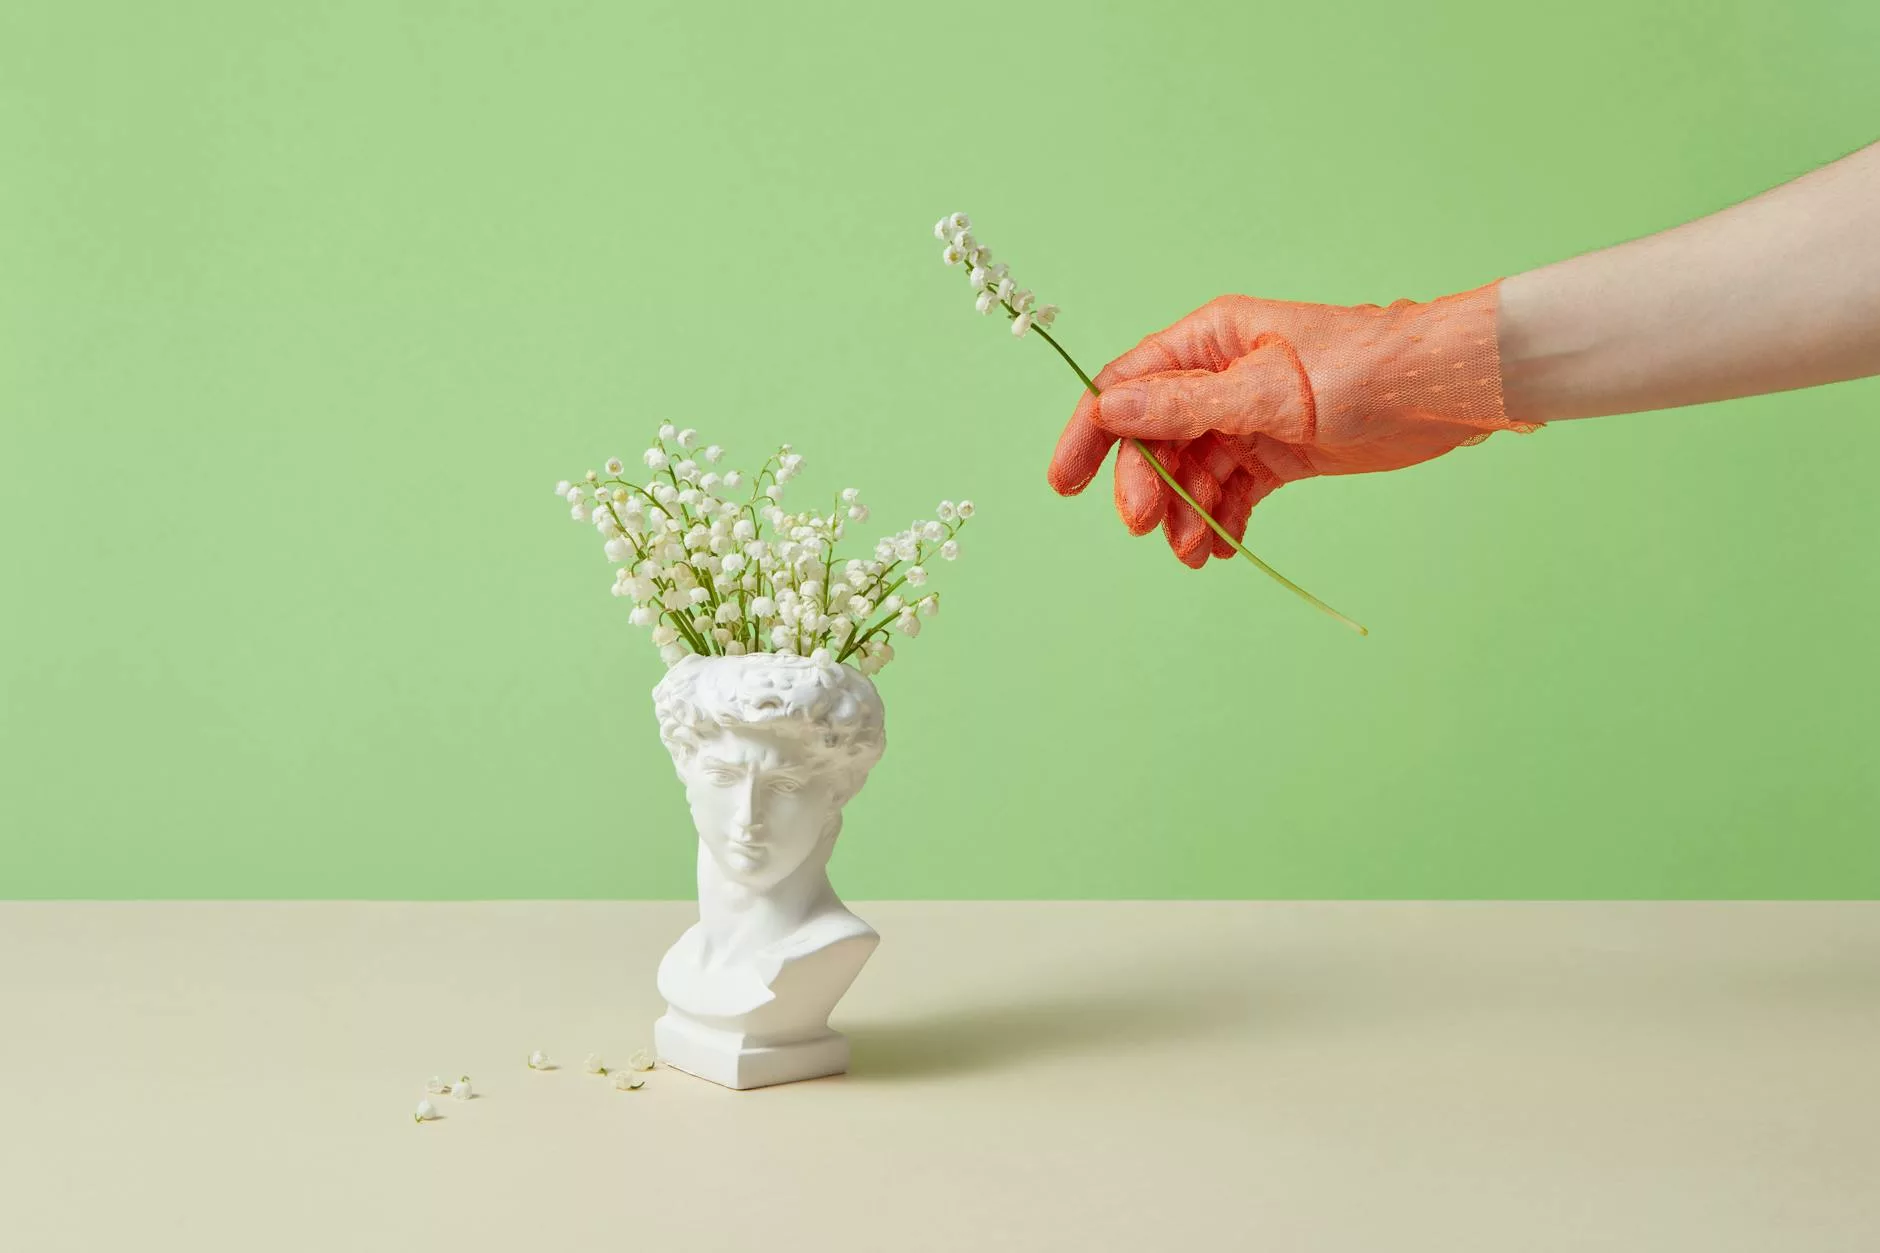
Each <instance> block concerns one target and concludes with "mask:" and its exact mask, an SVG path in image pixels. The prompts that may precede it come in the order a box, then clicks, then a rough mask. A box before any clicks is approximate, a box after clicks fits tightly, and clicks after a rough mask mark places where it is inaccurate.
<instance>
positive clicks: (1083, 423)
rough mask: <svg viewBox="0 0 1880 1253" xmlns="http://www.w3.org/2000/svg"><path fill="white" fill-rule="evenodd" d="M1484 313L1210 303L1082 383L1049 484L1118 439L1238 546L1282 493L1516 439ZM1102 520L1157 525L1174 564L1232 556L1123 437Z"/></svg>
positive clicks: (1065, 479) (1074, 486)
mask: <svg viewBox="0 0 1880 1253" xmlns="http://www.w3.org/2000/svg"><path fill="white" fill-rule="evenodd" d="M1496 308H1497V284H1494V283H1491V284H1489V285H1488V286H1487V287H1482V288H1478V289H1476V290H1475V291H1471V292H1463V293H1461V294H1459V295H1455V296H1444V297H1443V298H1442V299H1440V300H1433V301H1430V302H1429V303H1428V304H1416V303H1413V302H1411V301H1408V300H1400V301H1398V302H1397V303H1396V304H1393V305H1391V306H1390V307H1389V308H1379V307H1378V306H1376V305H1356V306H1351V307H1345V306H1341V305H1309V304H1297V303H1294V302H1291V301H1284V300H1259V299H1256V298H1254V297H1252V296H1222V297H1220V298H1219V299H1217V300H1213V301H1210V302H1209V303H1207V304H1205V305H1203V306H1202V307H1201V308H1199V309H1197V310H1195V311H1194V312H1193V313H1191V314H1189V315H1188V316H1187V317H1185V318H1183V319H1182V320H1181V321H1179V322H1177V323H1175V324H1174V325H1173V326H1171V327H1169V328H1168V329H1167V330H1163V331H1157V332H1156V333H1155V334H1153V335H1151V336H1149V337H1148V338H1147V339H1145V340H1143V341H1142V342H1141V343H1140V344H1137V345H1136V346H1135V347H1134V348H1132V349H1130V350H1129V351H1128V352H1126V353H1124V354H1123V355H1122V356H1120V357H1118V358H1117V359H1116V360H1115V361H1112V362H1111V363H1110V364H1109V365H1107V366H1105V367H1104V368H1103V370H1102V371H1101V372H1099V373H1098V374H1097V376H1096V379H1095V382H1096V385H1097V387H1098V389H1099V391H1100V392H1101V395H1098V396H1092V395H1089V394H1088V393H1086V394H1085V396H1084V397H1083V399H1082V400H1080V401H1078V403H1077V409H1076V412H1074V413H1073V414H1072V415H1071V420H1070V424H1069V425H1067V426H1066V427H1065V428H1064V434H1063V435H1062V436H1060V437H1059V439H1058V446H1057V452H1056V453H1055V455H1053V457H1052V459H1051V470H1050V479H1051V486H1052V487H1053V488H1055V489H1056V490H1057V491H1058V492H1059V493H1060V494H1062V495H1066V496H1071V495H1075V494H1076V493H1078V492H1081V491H1083V490H1084V488H1086V487H1088V486H1089V485H1090V481H1091V480H1092V479H1093V478H1095V477H1096V475H1097V471H1098V470H1100V469H1102V467H1103V461H1104V458H1105V457H1107V456H1108V455H1109V452H1110V448H1111V446H1112V445H1114V444H1116V442H1117V440H1118V439H1119V438H1121V437H1124V436H1133V437H1135V438H1136V439H1140V440H1142V441H1143V442H1144V443H1145V444H1147V445H1148V446H1149V449H1150V451H1151V452H1153V453H1154V454H1155V456H1156V459H1157V460H1159V461H1160V462H1161V463H1162V465H1163V467H1164V468H1165V469H1166V470H1168V471H1169V473H1170V474H1171V475H1173V476H1174V477H1175V479H1176V480H1177V481H1178V482H1179V483H1181V485H1182V487H1183V488H1184V489H1185V490H1186V491H1187V492H1188V493H1189V495H1191V496H1193V497H1194V498H1195V501H1196V502H1197V503H1198V504H1200V505H1201V507H1202V508H1204V509H1206V510H1207V511H1208V512H1209V513H1211V514H1213V516H1214V518H1215V520H1216V521H1217V522H1219V523H1220V524H1221V525H1222V526H1223V527H1225V528H1226V529H1227V530H1229V531H1231V532H1232V533H1233V534H1234V536H1235V537H1236V538H1239V537H1240V536H1242V535H1244V534H1245V532H1246V529H1247V518H1248V516H1249V515H1250V514H1251V513H1252V511H1253V507H1254V505H1256V504H1258V503H1259V502H1260V501H1261V500H1262V499H1264V498H1265V497H1266V496H1268V495H1269V494H1271V493H1272V491H1273V490H1274V489H1275V488H1277V487H1279V486H1280V485H1281V484H1284V483H1292V482H1297V481H1298V480H1300V479H1307V478H1312V477H1314V476H1315V475H1320V474H1363V473H1367V472H1369V471H1372V470H1397V469H1401V468H1402V467H1404V466H1409V465H1415V464H1416V463H1417V462H1419V461H1428V460H1429V459H1430V458H1432V457H1438V456H1441V455H1442V454H1443V453H1446V452H1448V451H1449V450H1450V449H1452V448H1459V447H1461V446H1462V445H1464V444H1474V443H1479V442H1480V441H1481V440H1483V439H1486V438H1487V437H1488V435H1489V433H1490V432H1493V431H1504V430H1519V431H1531V430H1533V429H1534V426H1533V425H1532V424H1529V423H1522V422H1514V421H1511V420H1510V419H1509V418H1508V416H1507V414H1505V413H1503V412H1502V400H1501V354H1500V352H1499V351H1498V348H1497V345H1496V338H1495V317H1496ZM1116 511H1117V513H1118V514H1120V515H1121V516H1122V519H1123V525H1124V526H1127V527H1128V528H1129V530H1130V533H1131V534H1134V535H1142V534H1145V533H1147V532H1148V531H1149V530H1150V529H1151V528H1153V527H1155V526H1157V525H1160V526H1161V527H1162V530H1163V533H1164V535H1166V536H1167V538H1168V543H1169V547H1170V548H1172V549H1173V550H1174V551H1175V555H1176V556H1177V557H1179V558H1181V560H1182V561H1183V562H1184V563H1186V564H1187V565H1190V566H1194V567H1196V568H1199V567H1201V566H1203V565H1205V564H1207V560H1208V558H1209V557H1210V556H1214V557H1230V556H1232V555H1233V551H1234V550H1233V549H1232V548H1231V547H1230V546H1229V545H1228V544H1227V542H1226V541H1225V540H1223V539H1221V538H1220V537H1219V536H1217V535H1215V534H1214V533H1213V532H1212V531H1210V530H1209V529H1208V526H1207V524H1206V523H1205V522H1203V521H1202V520H1201V517H1200V515H1199V514H1197V513H1196V512H1195V511H1194V510H1193V509H1191V508H1189V507H1188V505H1187V504H1185V503H1184V502H1183V501H1182V500H1181V499H1180V498H1179V497H1177V496H1175V494H1174V493H1173V492H1171V491H1170V490H1169V488H1168V485H1167V484H1165V483H1164V482H1163V481H1162V480H1161V478H1160V477H1158V476H1157V475H1156V473H1155V471H1154V470H1153V469H1151V468H1150V466H1149V463H1148V461H1147V460H1145V459H1144V457H1143V455H1142V453H1141V452H1140V451H1139V450H1138V449H1137V448H1136V447H1135V445H1134V444H1131V443H1127V442H1125V443H1124V444H1123V445H1122V446H1121V448H1120V449H1119V450H1118V452H1117V455H1116Z"/></svg>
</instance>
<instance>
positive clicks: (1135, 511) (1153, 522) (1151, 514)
mask: <svg viewBox="0 0 1880 1253" xmlns="http://www.w3.org/2000/svg"><path fill="white" fill-rule="evenodd" d="M1151 451H1153V452H1154V453H1155V455H1156V460H1158V461H1160V462H1161V463H1162V464H1163V466H1164V467H1166V466H1168V465H1169V463H1170V462H1171V461H1173V462H1174V463H1175V464H1177V465H1179V464H1180V457H1179V455H1178V454H1176V453H1175V451H1174V450H1173V449H1170V448H1166V447H1165V448H1159V449H1152V450H1151ZM1173 494H1174V493H1172V492H1170V491H1169V490H1168V484H1166V483H1164V482H1163V481H1162V476H1161V475H1159V474H1157V473H1156V472H1155V470H1154V469H1153V468H1151V466H1150V465H1149V462H1148V460H1147V459H1146V458H1145V457H1144V456H1143V455H1142V450H1141V449H1139V448H1137V447H1136V443H1135V441H1134V440H1124V441H1123V446H1122V447H1121V448H1119V449H1118V450H1117V453H1116V513H1117V516H1118V517H1120V518H1122V520H1123V525H1124V526H1125V527H1127V528H1129V533H1130V534H1131V535H1147V534H1148V533H1149V532H1150V531H1153V530H1154V529H1155V528H1156V527H1157V526H1159V525H1161V522H1162V518H1163V516H1164V515H1165V513H1166V511H1167V509H1168V502H1169V498H1170V497H1171V496H1172V495H1173Z"/></svg>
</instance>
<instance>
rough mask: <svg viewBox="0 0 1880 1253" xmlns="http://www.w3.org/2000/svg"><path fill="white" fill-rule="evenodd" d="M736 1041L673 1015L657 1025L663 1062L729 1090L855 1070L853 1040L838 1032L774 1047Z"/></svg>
mask: <svg viewBox="0 0 1880 1253" xmlns="http://www.w3.org/2000/svg"><path fill="white" fill-rule="evenodd" d="M735 1039H736V1037H725V1036H719V1035H718V1034H717V1033H716V1032H710V1033H708V1032H704V1031H701V1030H699V1029H698V1028H696V1027H690V1026H688V1025H687V1024H685V1023H683V1022H680V1021H679V1020H677V1019H675V1018H674V1017H673V1016H672V1015H670V1014H667V1015H665V1016H664V1017H662V1018H661V1019H660V1020H659V1021H658V1022H656V1023H654V1024H653V1046H654V1047H655V1048H656V1049H657V1050H658V1051H659V1060H660V1061H662V1062H665V1063H666V1064H667V1065H668V1066H671V1067H673V1068H674V1069H675V1070H683V1071H685V1072H686V1073H687V1074H688V1075H697V1076H698V1077H699V1078H701V1079H709V1080H711V1081H712V1082H713V1083H716V1084H722V1085H723V1086H725V1087H727V1088H738V1089H740V1090H741V1089H744V1088H767V1087H769V1086H770V1085H772V1084H775V1083H795V1082H796V1081H797V1080H798V1079H820V1078H822V1077H823V1076H824V1075H839V1074H841V1073H843V1072H844V1071H846V1070H847V1069H848V1068H849V1038H848V1037H847V1036H845V1035H843V1034H842V1033H841V1032H838V1031H831V1032H829V1033H828V1034H827V1035H822V1036H818V1037H816V1038H815V1039H813V1040H803V1041H801V1042H799V1043H796V1044H779V1045H773V1046H771V1047H768V1048H750V1047H740V1046H738V1045H737V1044H736V1043H734V1042H733V1041H735Z"/></svg>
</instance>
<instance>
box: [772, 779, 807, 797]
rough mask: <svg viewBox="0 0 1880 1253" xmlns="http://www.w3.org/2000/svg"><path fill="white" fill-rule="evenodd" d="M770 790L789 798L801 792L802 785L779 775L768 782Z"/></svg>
mask: <svg viewBox="0 0 1880 1253" xmlns="http://www.w3.org/2000/svg"><path fill="white" fill-rule="evenodd" d="M770 790H771V791H773V792H775V793H777V794H778V795H780V796H789V795H790V794H791V793H793V792H800V791H802V790H803V785H802V784H801V783H799V782H797V781H796V780H795V779H792V778H790V777H788V776H787V775H780V776H778V777H777V778H774V779H772V780H771V781H770Z"/></svg>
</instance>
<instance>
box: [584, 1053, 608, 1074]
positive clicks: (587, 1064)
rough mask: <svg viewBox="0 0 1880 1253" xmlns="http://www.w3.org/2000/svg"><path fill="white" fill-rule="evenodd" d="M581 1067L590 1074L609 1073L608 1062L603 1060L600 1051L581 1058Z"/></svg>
mask: <svg viewBox="0 0 1880 1253" xmlns="http://www.w3.org/2000/svg"><path fill="white" fill-rule="evenodd" d="M581 1069H583V1070H585V1071H587V1072H588V1073H589V1074H590V1075H604V1074H606V1073H607V1064H606V1063H605V1062H603V1061H602V1060H601V1055H600V1054H599V1053H589V1054H588V1055H587V1056H586V1057H584V1058H582V1059H581Z"/></svg>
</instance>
